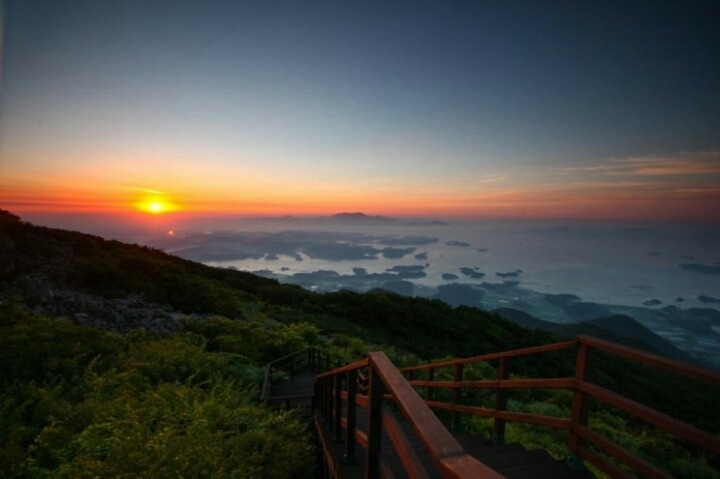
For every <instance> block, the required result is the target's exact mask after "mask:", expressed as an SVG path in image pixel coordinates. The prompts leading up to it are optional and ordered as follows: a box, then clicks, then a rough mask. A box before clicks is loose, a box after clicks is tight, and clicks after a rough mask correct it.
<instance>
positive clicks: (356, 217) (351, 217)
mask: <svg viewBox="0 0 720 479" xmlns="http://www.w3.org/2000/svg"><path fill="white" fill-rule="evenodd" d="M330 219H333V220H343V221H381V222H397V221H398V220H396V219H394V218H388V217H387V216H371V215H367V214H365V213H361V212H359V211H356V212H344V213H338V214H335V215H332V216H331V217H330Z"/></svg>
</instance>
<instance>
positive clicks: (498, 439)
mask: <svg viewBox="0 0 720 479" xmlns="http://www.w3.org/2000/svg"><path fill="white" fill-rule="evenodd" d="M509 377H510V371H509V370H508V359H507V358H500V359H499V360H498V381H504V380H505V379H508V378H509ZM507 395H508V393H507V390H506V389H503V388H497V389H496V390H495V410H496V411H505V410H506V409H507ZM493 441H494V442H495V444H505V420H504V419H500V418H497V417H496V418H495V421H494V423H493Z"/></svg>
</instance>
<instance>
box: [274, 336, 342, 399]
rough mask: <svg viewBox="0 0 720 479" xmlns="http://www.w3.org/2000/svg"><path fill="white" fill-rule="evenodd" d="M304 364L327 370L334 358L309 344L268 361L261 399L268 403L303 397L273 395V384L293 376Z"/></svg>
mask: <svg viewBox="0 0 720 479" xmlns="http://www.w3.org/2000/svg"><path fill="white" fill-rule="evenodd" d="M304 366H307V367H309V368H310V369H311V370H313V371H325V370H327V369H330V367H331V366H332V359H331V357H330V356H329V355H328V354H327V353H326V352H324V351H323V350H321V349H319V348H316V347H315V346H309V347H307V348H304V349H301V350H299V351H295V352H294V353H290V354H288V355H286V356H283V357H281V358H278V359H276V360H274V361H271V362H269V363H267V364H266V365H265V377H264V379H263V385H262V390H261V391H260V400H261V401H263V402H266V403H267V402H270V401H275V402H278V401H285V402H289V401H290V400H291V399H302V398H300V397H289V396H282V397H281V396H272V386H273V384H274V383H275V382H276V381H277V380H278V379H280V378H286V377H292V376H293V375H294V374H295V372H297V371H298V370H299V369H300V368H302V367H304Z"/></svg>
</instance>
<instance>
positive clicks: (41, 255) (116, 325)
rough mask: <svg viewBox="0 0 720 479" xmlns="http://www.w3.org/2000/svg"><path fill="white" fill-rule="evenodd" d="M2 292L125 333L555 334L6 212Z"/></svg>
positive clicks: (481, 348)
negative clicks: (198, 319) (261, 324)
mask: <svg viewBox="0 0 720 479" xmlns="http://www.w3.org/2000/svg"><path fill="white" fill-rule="evenodd" d="M0 248H2V249H3V255H2V256H3V263H2V264H0V281H2V285H1V286H0V298H8V297H11V296H13V295H15V296H18V297H20V298H22V301H23V302H25V303H27V305H28V306H29V307H30V308H32V309H33V310H35V311H37V312H40V313H44V314H49V315H51V316H67V317H70V318H71V319H73V320H75V321H76V322H79V323H83V324H85V323H86V322H87V321H92V324H93V325H99V326H102V327H106V328H108V329H111V330H114V331H119V332H126V331H129V330H131V329H132V327H134V326H142V327H144V328H146V329H150V330H153V331H160V332H162V331H172V330H175V329H177V327H178V326H177V324H178V321H179V317H181V316H182V315H184V314H185V315H187V314H192V315H207V314H218V315H223V316H226V317H229V318H239V319H243V318H244V319H247V318H249V317H252V316H253V315H255V314H257V313H263V314H267V315H268V316H270V317H272V318H273V319H275V320H278V321H281V322H286V323H287V322H295V321H303V320H308V319H309V318H310V319H311V320H312V322H313V323H314V324H316V325H317V326H319V327H320V328H322V330H323V331H324V332H325V334H333V333H350V334H352V335H355V336H357V337H360V338H361V339H363V340H365V341H369V342H374V343H387V344H393V345H394V346H396V347H398V348H401V349H403V350H407V351H409V352H412V353H414V354H417V355H418V356H419V357H421V358H426V359H430V358H434V357H442V356H445V355H455V356H469V355H474V354H480V353H483V352H491V351H500V350H504V349H508V348H515V347H525V346H530V345H535V344H542V343H544V342H548V341H553V340H554V339H556V337H555V336H554V335H552V334H549V333H544V332H539V331H530V330H527V329H524V328H521V327H519V326H517V325H515V324H514V323H512V322H510V321H506V320H504V319H502V318H500V317H499V316H498V315H495V314H490V313H486V312H484V311H481V310H478V309H475V308H456V309H455V308H451V307H450V306H448V305H447V304H445V303H443V302H441V301H438V300H428V299H419V298H404V297H400V296H397V295H394V294H391V293H382V292H381V293H376V294H357V293H351V292H346V291H341V292H337V293H328V294H315V293H312V292H310V291H307V290H305V289H302V288H300V287H298V286H292V285H283V284H280V283H278V282H277V281H275V280H271V279H264V278H261V277H258V276H255V275H252V274H250V273H244V272H240V271H234V270H229V269H218V268H211V267H208V266H205V265H202V264H200V263H195V262H192V261H188V260H183V259H180V258H177V257H174V256H170V255H167V254H165V253H163V252H161V251H159V250H156V249H152V248H147V247H143V246H137V245H128V244H123V243H120V242H117V241H107V240H104V239H102V238H99V237H95V236H91V235H86V234H81V233H76V232H70V231H64V230H58V229H52V228H43V227H38V226H34V225H31V224H28V223H24V222H22V221H20V220H19V219H18V218H16V217H14V216H12V215H11V214H9V213H3V214H2V216H0Z"/></svg>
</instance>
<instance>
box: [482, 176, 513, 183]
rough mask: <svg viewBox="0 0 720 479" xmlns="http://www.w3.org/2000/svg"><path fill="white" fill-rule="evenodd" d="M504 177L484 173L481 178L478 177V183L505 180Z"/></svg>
mask: <svg viewBox="0 0 720 479" xmlns="http://www.w3.org/2000/svg"><path fill="white" fill-rule="evenodd" d="M505 179H506V177H505V176H504V175H486V176H483V177H482V178H480V179H478V180H477V182H478V183H497V182H499V181H505Z"/></svg>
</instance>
